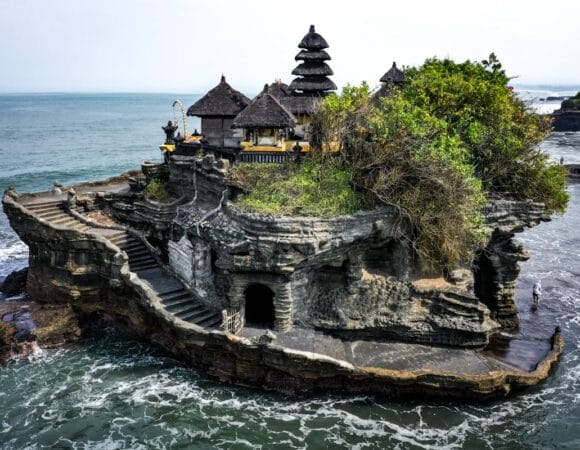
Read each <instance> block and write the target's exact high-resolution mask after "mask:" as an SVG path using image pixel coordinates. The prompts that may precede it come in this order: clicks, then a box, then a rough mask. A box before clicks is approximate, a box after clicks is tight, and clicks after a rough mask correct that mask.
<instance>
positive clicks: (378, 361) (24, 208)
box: [3, 157, 563, 398]
mask: <svg viewBox="0 0 580 450" xmlns="http://www.w3.org/2000/svg"><path fill="white" fill-rule="evenodd" d="M183 158H184V157H182V159H181V161H180V164H182V165H181V168H179V169H176V170H177V172H176V173H173V172H174V171H173V168H172V167H173V166H172V165H171V164H170V167H169V171H170V173H169V179H170V180H171V179H172V177H173V179H181V177H184V176H189V177H191V180H192V185H193V189H192V191H191V192H190V193H189V194H188V193H187V192H186V191H183V193H182V195H184V196H186V197H187V199H188V202H187V203H183V204H180V205H176V209H175V216H174V218H173V219H172V222H171V227H170V228H169V229H168V230H166V231H163V232H161V233H159V234H155V235H154V236H149V237H150V240H151V242H152V243H153V244H154V245H156V248H154V247H153V246H152V245H151V242H149V241H148V240H147V239H145V238H146V237H147V236H146V235H143V234H139V233H138V232H137V231H134V230H131V229H129V228H126V227H123V226H122V225H119V226H104V225H98V224H93V223H91V222H90V221H89V220H87V219H86V218H84V216H83V212H85V211H86V210H91V209H99V208H109V209H110V210H113V209H114V208H115V204H116V202H117V201H119V202H125V203H126V196H127V195H128V193H127V192H128V191H127V190H126V189H122V188H119V189H112V188H109V187H107V188H103V189H100V190H99V189H92V190H91V189H84V188H81V187H79V188H77V189H76V195H69V196H68V201H65V199H64V198H62V196H61V197H57V198H56V199H55V197H54V196H52V195H51V194H41V195H22V196H18V195H16V193H15V192H7V193H6V194H5V196H4V198H3V206H4V210H5V212H6V214H7V216H8V217H9V220H10V223H11V225H12V227H13V228H14V229H15V230H16V231H17V233H18V234H19V235H20V237H21V238H22V239H23V240H24V241H25V242H26V243H27V244H28V245H29V248H30V268H29V273H28V281H27V289H28V292H29V294H30V295H31V296H32V297H33V298H34V299H35V300H36V301H38V302H40V303H42V304H45V305H62V306H63V308H71V309H70V310H71V311H74V313H75V315H78V316H79V317H91V316H93V315H95V314H97V315H102V314H105V315H107V316H110V317H114V318H116V319H118V320H119V321H121V322H123V323H125V324H128V325H129V326H130V327H131V328H132V329H133V330H135V331H136V332H138V333H139V334H141V335H142V336H144V337H146V338H147V339H148V340H150V341H152V342H155V343H156V344H158V345H160V346H162V347H163V348H165V349H166V350H167V351H169V352H171V353H172V354H174V355H176V356H177V357H179V358H180V359H182V360H184V361H185V362H187V363H188V364H190V365H192V366H195V367H199V368H200V369H202V370H204V371H205V372H206V373H208V374H209V375H210V376H212V377H215V378H217V379H219V380H221V381H226V382H235V383H243V384H246V385H251V386H260V387H263V388H266V389H276V390H278V391H282V392H288V393H295V392H305V391H309V392H316V391H329V390H334V391H341V392H343V393H355V392H366V393H377V394H382V395H389V396H402V395H410V394H415V395H416V394H423V395H429V396H434V397H443V398H451V397H455V398H489V397H498V396H499V397H501V396H505V395H506V394H507V393H509V392H512V391H514V390H518V389H520V388H523V387H525V386H528V385H532V384H535V383H537V382H538V381H540V380H542V379H544V378H545V377H546V376H547V374H548V371H549V370H550V368H551V367H552V366H553V364H554V363H555V362H556V361H557V359H558V357H559V355H560V353H561V351H562V348H563V341H562V339H561V337H560V336H559V335H557V336H555V337H554V339H553V342H552V344H551V346H550V345H548V346H546V347H545V348H544V347H541V348H538V350H537V360H535V361H534V362H533V364H532V366H531V367H530V369H529V370H522V369H519V368H517V367H516V366H515V365H514V366H511V365H510V364H509V361H499V362H498V361H497V360H496V359H495V357H488V356H485V354H483V353H481V352H478V351H477V350H472V349H467V348H466V347H481V346H484V345H486V344H487V342H488V340H489V336H490V335H491V333H493V332H494V330H496V329H497V328H498V324H497V322H496V321H494V320H493V318H492V317H491V316H490V310H491V311H492V314H494V315H495V317H496V318H498V320H499V319H502V317H503V316H502V314H503V313H502V314H500V313H499V311H500V309H501V301H503V302H504V303H505V305H507V306H509V301H508V300H509V297H510V295H511V294H510V288H511V286H510V282H512V281H513V280H512V277H513V273H514V271H515V270H516V269H514V268H513V267H512V268H511V269H510V270H511V273H510V271H502V267H503V266H502V264H506V262H508V263H509V264H512V263H513V264H515V267H517V262H514V261H516V260H517V258H519V257H521V254H522V251H520V250H519V249H518V248H516V247H513V246H511V247H510V246H509V245H512V244H509V245H508V244H506V242H509V240H510V239H511V237H512V236H513V233H515V232H517V231H519V230H520V229H521V228H522V227H523V226H530V225H532V224H533V223H535V222H536V221H539V220H542V218H543V217H542V211H543V209H542V208H541V205H537V204H528V205H526V204H523V203H517V202H506V203H497V204H496V205H495V206H494V208H492V209H491V210H490V214H489V217H490V221H489V224H490V228H492V229H493V230H494V231H493V233H492V237H491V240H490V243H489V245H488V249H489V252H491V251H494V252H495V254H496V255H498V257H497V260H495V261H491V262H490V264H489V265H490V267H491V269H490V270H489V271H488V272H486V273H487V275H486V276H481V275H480V276H479V278H478V277H477V276H476V279H475V285H476V292H477V290H478V289H481V287H482V286H483V284H486V285H487V284H490V285H491V286H493V288H492V289H489V296H488V297H484V299H485V300H486V301H485V302H482V301H480V299H478V298H477V297H476V296H474V295H473V293H472V292H470V288H469V286H470V282H469V279H468V278H469V277H466V276H465V273H463V272H464V271H463V272H461V271H457V273H455V274H454V275H453V277H451V278H452V279H453V280H454V283H449V282H447V281H445V280H422V279H416V278H417V277H416V275H417V270H416V267H415V264H416V263H415V259H414V257H413V253H412V251H411V249H409V247H408V245H407V244H406V242H408V234H407V233H408V229H407V226H406V225H405V222H404V221H401V220H400V219H399V217H398V216H397V214H396V211H395V210H393V209H389V208H385V209H382V210H374V211H367V212H361V213H358V214H355V215H352V216H344V217H337V218H333V219H324V220H323V219H318V218H304V217H302V218H296V217H294V218H288V217H284V218H280V217H270V216H264V215H257V214H250V213H247V212H244V211H241V210H239V209H238V208H237V207H236V206H235V204H233V203H232V202H230V201H228V197H229V195H230V191H229V189H228V186H227V182H226V181H225V177H224V173H225V170H224V167H223V162H221V161H218V160H215V159H214V158H212V157H206V158H204V159H203V160H200V159H196V158H190V159H189V160H188V161H187V165H189V167H190V168H191V170H192V172H191V173H189V174H188V171H186V170H183V167H184V165H185V164H184V160H183ZM197 182H199V185H198V184H197ZM197 186H201V187H202V189H203V192H204V194H203V195H201V194H200V192H199V191H198V190H197V188H196V187H197ZM222 188H223V189H222ZM118 219H119V220H120V221H123V218H122V217H121V216H118ZM144 230H145V231H143V230H142V232H143V233H146V232H147V231H146V230H147V228H144ZM151 234H153V232H151ZM137 236H139V237H138V238H137ZM165 236H167V237H165ZM160 238H162V239H160ZM131 239H133V240H131ZM506 239H507V240H506ZM518 255H520V256H518ZM502 258H503V259H502ZM478 286H479V287H478ZM511 292H512V293H513V290H512V291H511ZM506 293H507V294H506ZM486 295H487V294H486ZM506 299H507V300H506ZM500 300H501V301H500ZM486 305H487V306H486ZM504 309H506V308H505V307H504ZM220 310H223V314H224V315H223V317H224V319H228V317H238V318H241V322H242V324H243V323H244V321H245V322H246V327H245V328H244V329H243V330H242V332H241V333H240V334H241V336H236V335H233V334H231V333H230V332H225V331H222V330H220V329H216V321H215V317H216V316H215V314H216V311H220ZM192 314H193V315H192ZM504 315H505V314H504ZM507 315H509V314H507ZM191 317H196V318H197V319H199V321H198V322H196V321H195V320H190V319H189V318H191ZM197 319H196V320H197ZM254 320H257V321H258V324H259V325H264V322H263V321H266V323H265V325H266V328H268V327H269V328H274V329H275V330H276V331H277V332H276V337H275V338H274V337H272V336H271V335H270V336H268V335H267V336H266V337H265V338H263V339H261V338H258V339H253V337H252V333H254V332H256V331H257V332H258V333H259V334H263V333H261V332H260V330H262V331H263V330H264V329H263V328H262V329H260V328H253V326H254V324H253V323H252V321H254ZM260 321H262V322H260ZM224 323H225V321H224ZM10 327H11V325H7V326H4V327H3V336H9V338H8V339H11V337H12V336H13V331H14V330H13V329H12V328H10ZM57 328H58V327H57ZM316 330H318V331H316ZM320 330H324V331H326V332H329V333H332V334H333V335H335V336H336V335H338V336H339V339H337V338H335V337H329V336H328V335H327V334H318V333H320ZM236 332H237V331H236ZM253 336H254V337H255V335H253ZM361 338H366V339H370V340H361ZM385 338H388V339H395V340H397V341H406V342H411V343H412V344H407V343H399V344H397V343H393V342H384V339H385ZM343 339H344V340H343ZM373 339H376V340H373ZM421 343H423V344H429V345H428V346H421V345H419V344H421ZM433 344H437V345H451V346H456V347H463V348H462V349H458V348H454V349H452V348H436V347H432V345H433ZM534 345H535V346H537V343H534ZM393 349H395V350H393ZM399 349H400V352H402V354H405V355H409V356H408V357H404V358H403V359H401V358H400V357H399V356H398V353H399ZM393 351H394V353H393Z"/></svg>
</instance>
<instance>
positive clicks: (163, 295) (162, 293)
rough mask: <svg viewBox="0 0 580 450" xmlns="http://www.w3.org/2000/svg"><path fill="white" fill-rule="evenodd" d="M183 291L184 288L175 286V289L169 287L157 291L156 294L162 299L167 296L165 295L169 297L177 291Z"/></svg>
mask: <svg viewBox="0 0 580 450" xmlns="http://www.w3.org/2000/svg"><path fill="white" fill-rule="evenodd" d="M183 291H185V289H183V288H182V287H179V288H175V289H170V290H168V291H165V292H158V293H157V295H158V296H159V297H161V298H162V299H163V298H167V297H169V296H171V295H173V294H175V293H177V292H183Z"/></svg>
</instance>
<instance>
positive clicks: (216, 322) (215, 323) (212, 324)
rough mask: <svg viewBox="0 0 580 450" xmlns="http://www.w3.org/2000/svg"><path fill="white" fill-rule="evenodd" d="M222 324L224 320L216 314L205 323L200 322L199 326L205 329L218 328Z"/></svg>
mask: <svg viewBox="0 0 580 450" xmlns="http://www.w3.org/2000/svg"><path fill="white" fill-rule="evenodd" d="M221 324H222V319H221V317H220V316H219V314H214V315H213V316H211V317H210V318H208V319H207V320H204V321H203V322H198V325H199V326H200V327H204V328H217V327H219V326H220V325H221Z"/></svg>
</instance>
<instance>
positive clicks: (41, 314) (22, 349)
mask: <svg viewBox="0 0 580 450" xmlns="http://www.w3.org/2000/svg"><path fill="white" fill-rule="evenodd" d="M80 336H81V329H80V327H79V324H78V319H77V316H76V314H75V313H74V311H73V309H72V307H71V306H70V305H40V304H38V303H34V302H4V303H1V304H0V361H1V360H6V359H9V358H10V357H12V356H18V357H22V356H26V355H27V354H29V353H32V352H33V351H34V350H35V349H36V348H54V347H59V346H62V345H65V344H69V343H72V342H76V341H78V340H79V338H80Z"/></svg>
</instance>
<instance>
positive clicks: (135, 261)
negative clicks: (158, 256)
mask: <svg viewBox="0 0 580 450" xmlns="http://www.w3.org/2000/svg"><path fill="white" fill-rule="evenodd" d="M144 261H155V258H153V256H151V254H150V253H147V254H146V255H140V256H136V257H133V256H130V257H129V262H130V263H131V264H139V263H142V262H144Z"/></svg>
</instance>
